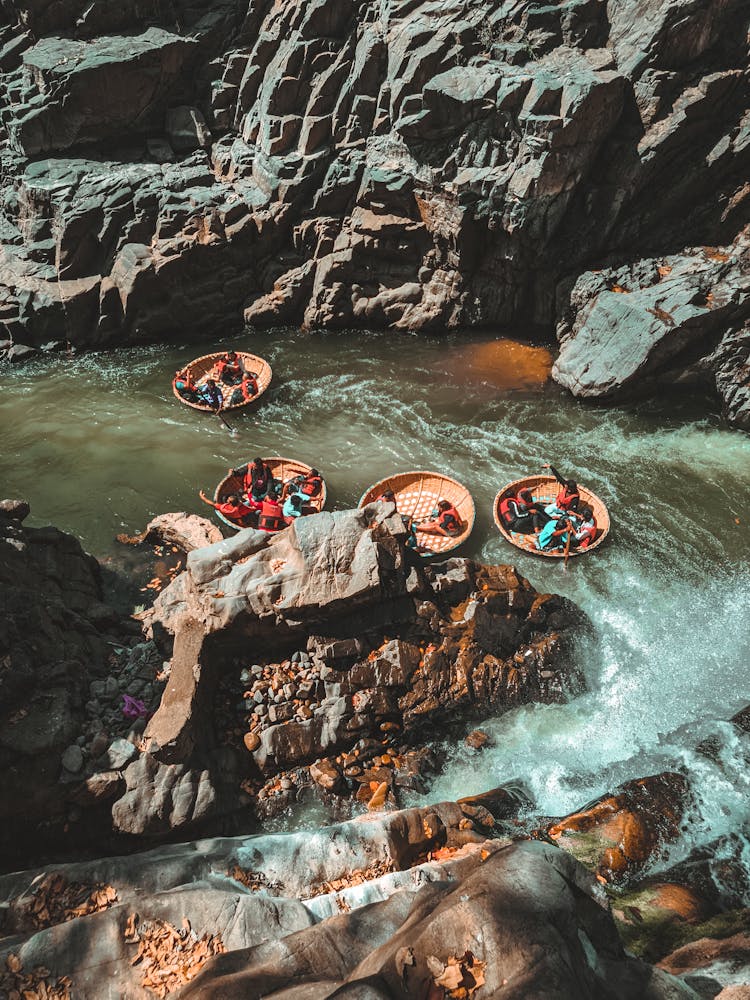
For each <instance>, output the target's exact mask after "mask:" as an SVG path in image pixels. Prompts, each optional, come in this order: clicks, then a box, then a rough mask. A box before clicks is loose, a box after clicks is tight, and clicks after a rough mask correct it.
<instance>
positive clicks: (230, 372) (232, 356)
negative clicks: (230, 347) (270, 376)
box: [172, 351, 258, 413]
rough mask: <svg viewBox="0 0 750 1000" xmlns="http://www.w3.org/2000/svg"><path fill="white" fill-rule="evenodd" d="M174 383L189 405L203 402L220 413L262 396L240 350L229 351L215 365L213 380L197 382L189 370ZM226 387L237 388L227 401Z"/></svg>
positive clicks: (255, 376) (178, 376)
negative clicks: (225, 408)
mask: <svg viewBox="0 0 750 1000" xmlns="http://www.w3.org/2000/svg"><path fill="white" fill-rule="evenodd" d="M172 384H173V385H174V387H175V389H176V390H177V392H178V393H179V394H180V396H182V398H183V399H184V400H185V401H186V402H188V403H200V404H201V405H202V406H208V407H210V408H211V409H212V410H214V412H216V413H218V412H219V410H221V409H223V408H224V407H225V406H236V405H237V404H239V403H249V402H250V400H251V399H254V397H255V396H257V395H258V375H257V373H256V372H250V371H247V370H246V369H245V365H244V363H243V360H242V358H241V357H240V356H239V354H237V352H236V351H227V352H226V354H224V355H222V357H220V358H219V360H218V362H217V363H216V365H215V366H214V368H213V370H212V375H211V377H210V378H207V379H206V380H205V382H200V381H199V382H198V383H196V382H195V380H194V378H193V373H192V369H191V368H190V367H187V368H183V369H182V370H181V371H178V372H177V373H176V374H175V377H174V379H173V380H172ZM222 385H225V386H228V387H232V386H234V390H233V391H232V393H231V395H230V396H229V397H228V398H227V400H226V401H225V399H224V393H223V391H222V388H221V386H222Z"/></svg>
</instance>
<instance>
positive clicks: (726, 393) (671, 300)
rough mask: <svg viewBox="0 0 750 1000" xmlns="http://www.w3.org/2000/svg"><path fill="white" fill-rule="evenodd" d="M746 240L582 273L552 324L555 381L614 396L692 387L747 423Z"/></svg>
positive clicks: (582, 392)
mask: <svg viewBox="0 0 750 1000" xmlns="http://www.w3.org/2000/svg"><path fill="white" fill-rule="evenodd" d="M749 327H750V240H748V237H747V235H746V234H742V235H741V236H740V237H739V238H738V239H737V240H736V241H735V242H734V243H733V244H732V245H731V246H727V247H720V248H716V247H699V248H696V249H693V250H691V251H685V252H683V253H682V254H679V255H673V256H666V257H663V258H656V259H654V258H652V259H648V260H641V261H638V262H637V263H635V264H631V265H627V266H623V267H620V268H615V267H612V268H608V269H606V270H603V271H598V272H593V273H587V274H584V275H582V276H581V277H580V278H579V279H578V281H577V282H576V283H575V285H574V286H573V289H572V291H571V292H570V297H569V304H568V305H567V307H566V311H565V313H564V319H563V321H562V322H561V324H560V326H559V327H558V337H559V339H560V354H559V357H558V358H557V361H556V362H555V366H554V368H553V376H554V378H555V379H556V380H557V381H558V382H559V383H560V384H561V385H564V386H565V387H566V388H568V389H570V390H571V392H573V393H574V395H576V396H579V397H581V398H583V399H604V400H613V401H614V400H618V399H623V398H627V397H628V396H632V395H634V394H638V393H644V392H649V391H651V392H653V391H655V390H656V389H658V388H659V387H660V386H670V385H678V384H689V383H690V382H700V383H703V384H705V385H708V386H709V387H710V388H712V389H714V390H715V391H716V392H717V394H718V395H719V398H720V399H721V400H722V403H723V405H724V410H725V413H726V415H727V417H728V418H729V419H730V420H731V421H732V422H733V423H735V424H736V425H738V426H741V427H745V428H748V427H750V385H749V384H748V380H747V377H746V375H745V374H744V373H745V372H746V371H747V365H748V362H749V361H750V333H748V329H749Z"/></svg>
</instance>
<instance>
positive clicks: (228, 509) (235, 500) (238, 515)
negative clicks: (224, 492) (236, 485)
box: [198, 490, 260, 528]
mask: <svg viewBox="0 0 750 1000" xmlns="http://www.w3.org/2000/svg"><path fill="white" fill-rule="evenodd" d="M198 495H199V496H200V498H201V500H202V501H203V503H207V504H208V506H209V507H213V509H214V510H218V512H219V513H220V514H223V515H224V517H226V518H228V519H229V520H230V521H235V522H236V523H237V524H239V525H240V527H241V528H251V527H255V525H256V523H257V521H258V508H259V507H260V504H256V503H253V502H252V501H245V500H243V499H242V498H241V497H240V495H239V494H238V493H230V494H229V495H228V496H227V498H226V500H223V501H222V502H221V503H215V502H214V501H213V500H209V498H208V497H207V496H206V494H205V493H204V492H203V490H201V491H200V492H199V494H198Z"/></svg>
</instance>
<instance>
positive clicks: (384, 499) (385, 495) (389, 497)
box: [375, 490, 396, 504]
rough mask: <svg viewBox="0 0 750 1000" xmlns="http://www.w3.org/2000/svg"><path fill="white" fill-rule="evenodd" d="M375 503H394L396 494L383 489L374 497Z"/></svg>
mask: <svg viewBox="0 0 750 1000" xmlns="http://www.w3.org/2000/svg"><path fill="white" fill-rule="evenodd" d="M375 503H394V504H395V503H396V494H395V493H394V492H393V490H383V492H382V493H381V494H380V496H379V497H375Z"/></svg>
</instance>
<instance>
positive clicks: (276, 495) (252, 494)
mask: <svg viewBox="0 0 750 1000" xmlns="http://www.w3.org/2000/svg"><path fill="white" fill-rule="evenodd" d="M229 472H230V474H231V475H232V476H234V477H235V480H236V481H239V482H240V484H241V485H240V487H239V488H238V489H236V490H235V491H234V492H233V493H229V494H228V495H227V496H226V497H225V498H224V499H223V500H221V501H219V502H216V501H214V500H210V499H209V498H208V497H207V496H206V494H205V493H204V492H203V490H201V491H200V494H199V495H200V498H201V500H203V502H204V503H207V504H208V505H209V507H213V508H214V510H217V511H218V512H219V513H220V514H222V515H223V516H224V517H226V518H227V519H228V520H230V521H233V522H234V523H235V524H237V525H239V527H241V528H259V529H260V530H261V531H268V532H275V531H281V529H282V528H286V527H287V526H288V525H290V524H291V523H292V522H293V521H294V520H295V518H298V517H303V516H304V515H305V514H315V513H317V510H318V508H317V506H316V505H315V504H314V503H313V501H314V500H316V499H317V498H319V497H320V495H321V493H322V492H323V477H322V476H321V474H320V473H319V472H318V470H317V469H310V471H309V472H308V473H306V474H305V475H299V476H294V477H293V478H292V479H289V480H288V481H287V482H285V483H284V482H281V481H280V480H279V479H275V478H274V475H273V471H272V470H271V467H270V466H269V465H267V464H266V463H265V462H264V461H263V459H262V458H254V459H253V461H252V462H248V463H247V465H241V466H239V467H238V468H236V469H230V470H229Z"/></svg>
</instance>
